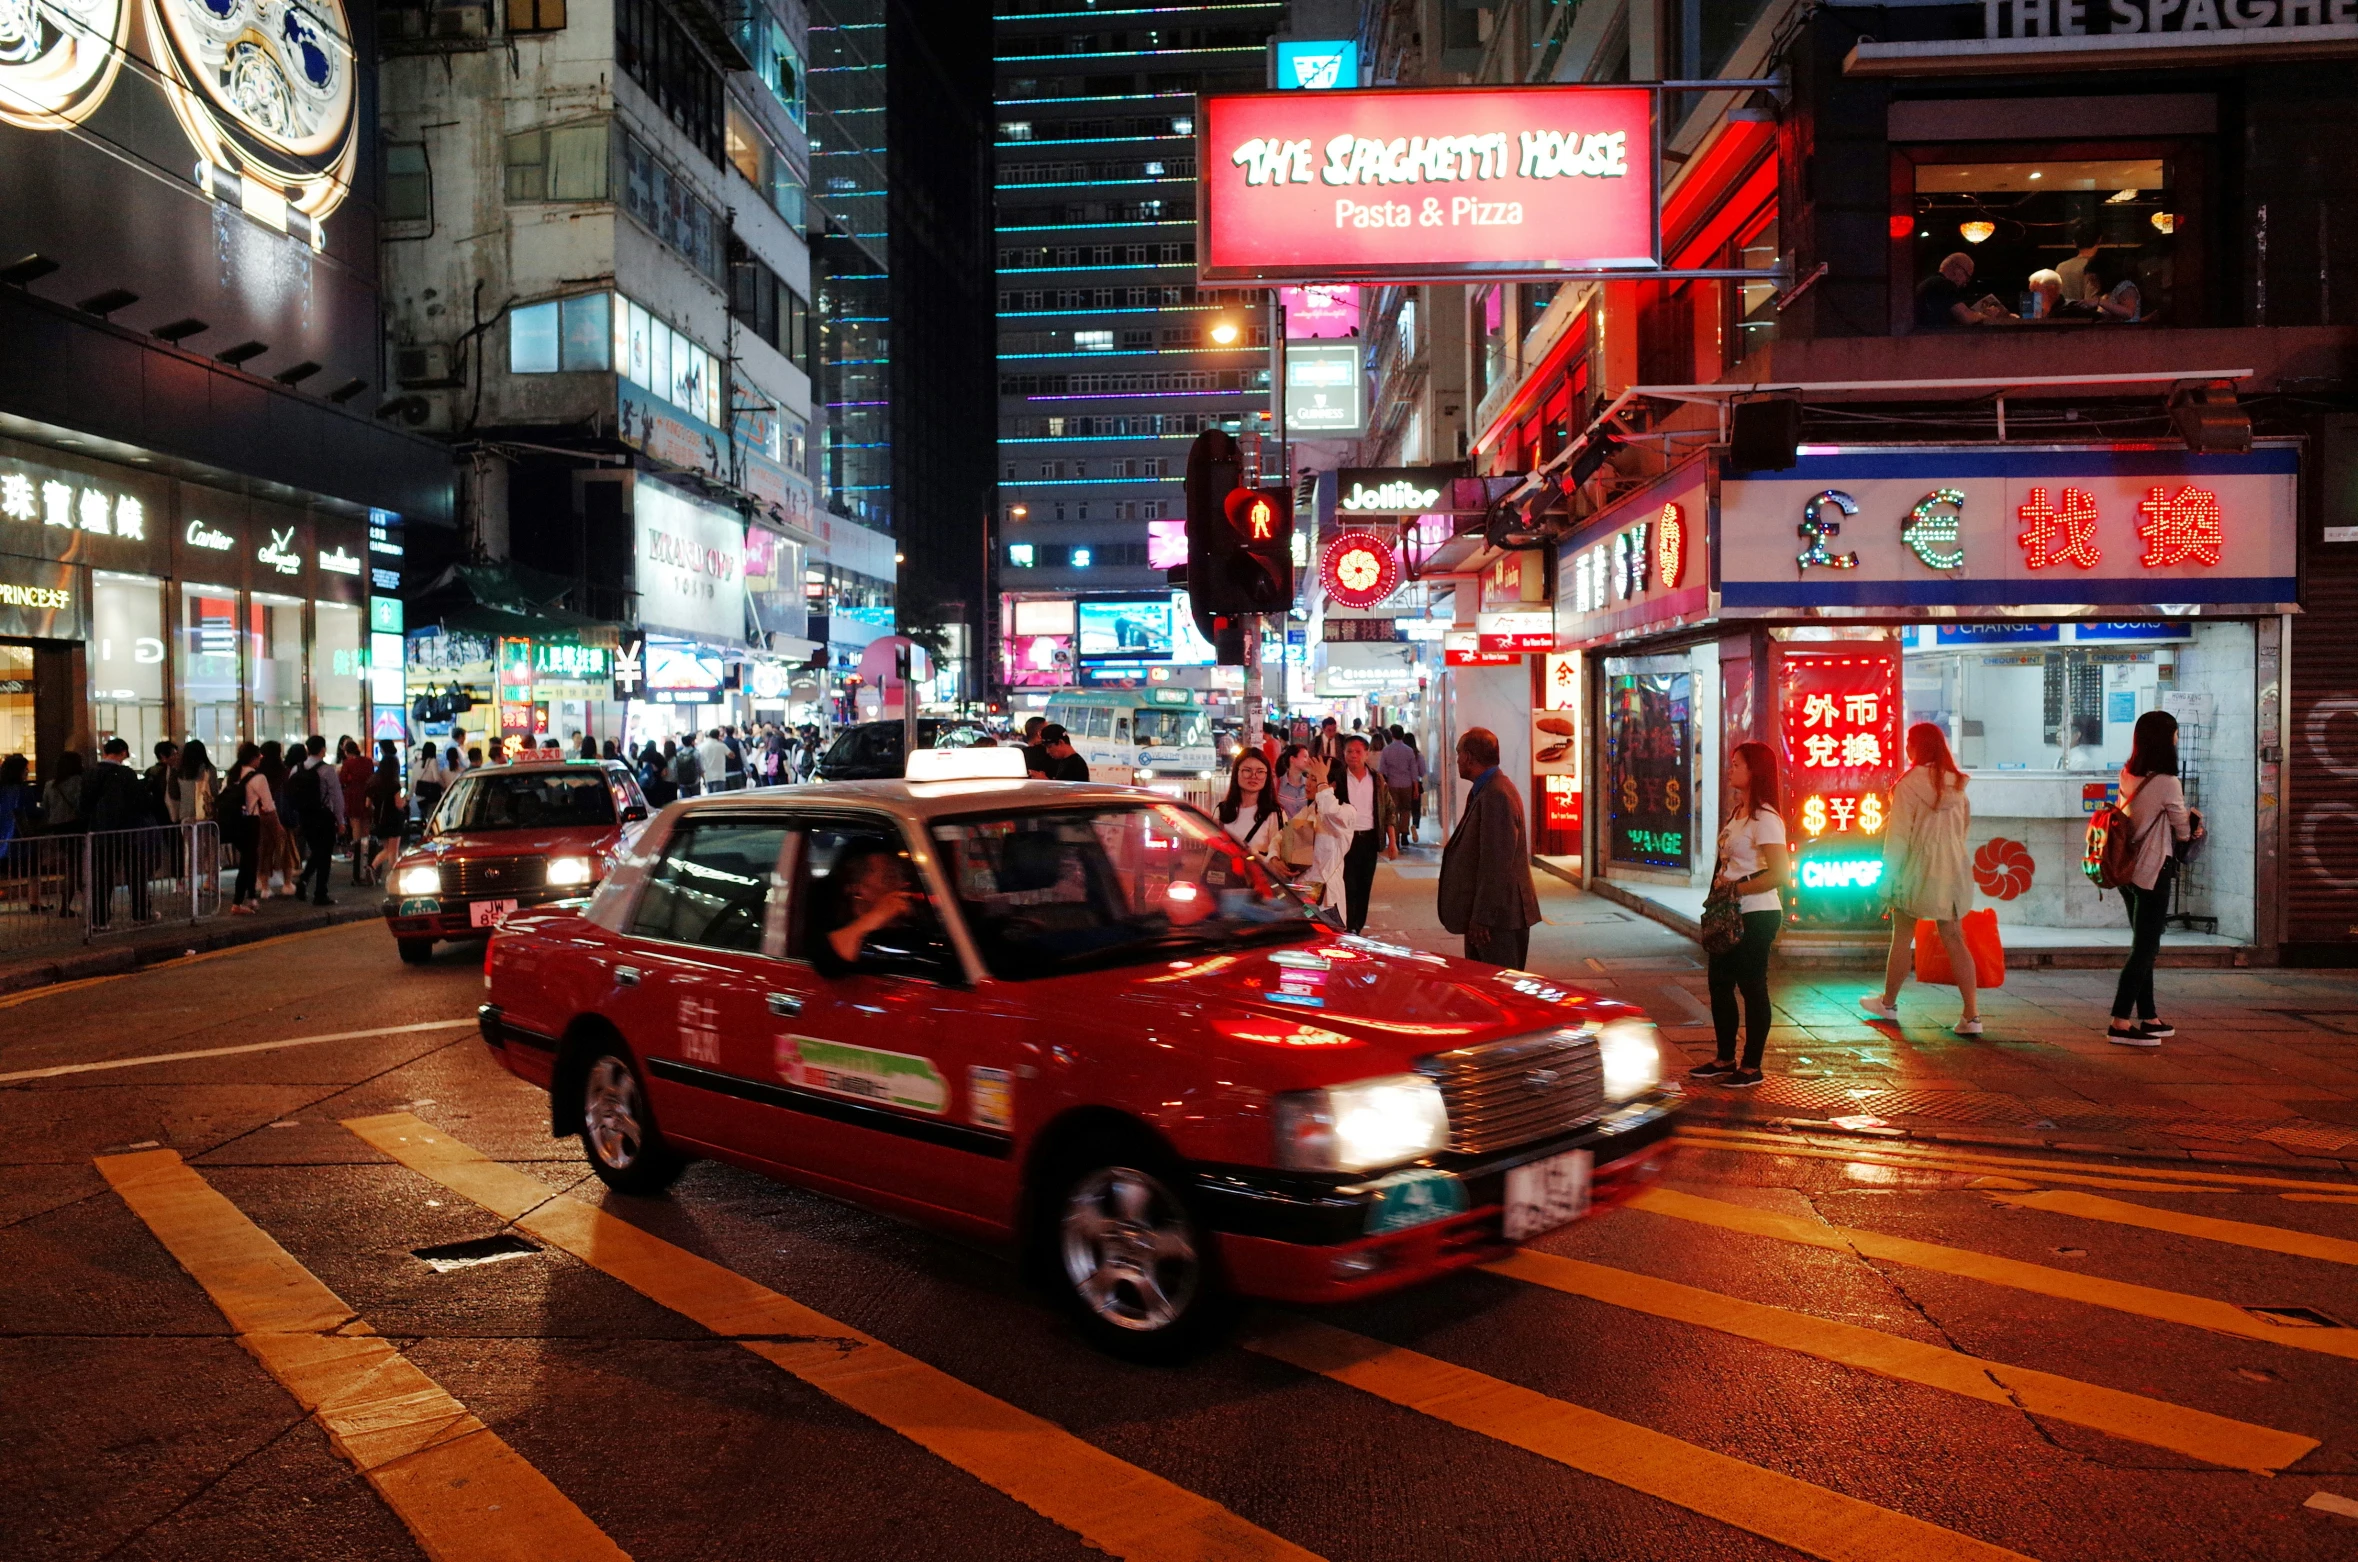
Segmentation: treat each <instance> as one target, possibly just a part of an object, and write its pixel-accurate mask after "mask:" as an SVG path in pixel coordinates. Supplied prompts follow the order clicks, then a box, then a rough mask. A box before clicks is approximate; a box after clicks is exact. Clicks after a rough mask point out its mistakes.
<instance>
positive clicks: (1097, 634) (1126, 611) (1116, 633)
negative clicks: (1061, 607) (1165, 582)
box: [1079, 597, 1171, 662]
mask: <svg viewBox="0 0 2358 1562" xmlns="http://www.w3.org/2000/svg"><path fill="white" fill-rule="evenodd" d="M1080 618H1081V633H1080V636H1079V639H1080V646H1079V651H1080V657H1081V660H1082V661H1084V662H1167V661H1169V660H1170V659H1171V603H1170V599H1169V598H1167V597H1155V598H1151V599H1148V600H1145V601H1134V602H1102V601H1087V600H1084V601H1083V602H1082V603H1081V604H1080Z"/></svg>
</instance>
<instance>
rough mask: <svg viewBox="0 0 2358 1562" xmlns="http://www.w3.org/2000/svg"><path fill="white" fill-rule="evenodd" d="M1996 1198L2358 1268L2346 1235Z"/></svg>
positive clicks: (2085, 1196)
mask: <svg viewBox="0 0 2358 1562" xmlns="http://www.w3.org/2000/svg"><path fill="white" fill-rule="evenodd" d="M1990 1197H1992V1198H1994V1199H1996V1200H1997V1201H1998V1202H1999V1203H2001V1204H2016V1205H2020V1206H2021V1207H2022V1208H2024V1209H2043V1210H2052V1211H2054V1212H2055V1213H2056V1214H2058V1215H2077V1216H2078V1217H2079V1218H2080V1219H2082V1220H2108V1221H2111V1222H2113V1223H2114V1224H2115V1225H2121V1226H2143V1227H2144V1228H2145V1229H2146V1230H2148V1231H2167V1232H2170V1233H2172V1234H2174V1235H2177V1236H2182V1237H2202V1238H2204V1239H2205V1240H2206V1241H2211V1242H2231V1243H2233V1244H2234V1245H2235V1246H2237V1247H2256V1248H2259V1249H2260V1250H2261V1251H2263V1252H2268V1253H2287V1254H2290V1255H2291V1256H2292V1257H2294V1258H2322V1259H2324V1260H2325V1261H2326V1262H2328V1263H2333V1264H2358V1242H2351V1241H2347V1240H2345V1239H2343V1238H2341V1237H2321V1236H2318V1235H2316V1234H2315V1233H2313V1232H2308V1231H2287V1230H2285V1229H2284V1228H2283V1227H2282V1226H2262V1225H2256V1224H2254V1223H2253V1222H2251V1221H2248V1220H2216V1219H2213V1218H2212V1217H2211V1216H2208V1215H2181V1214H2179V1213H2178V1212H2177V1211H2176V1210H2174V1209H2150V1208H2148V1207H2146V1206H2145V1205H2143V1204H2131V1203H2128V1202H2127V1201H2125V1200H2122V1199H2104V1198H2098V1197H2097V1196H2096V1195H2095V1194H2093V1193H1993V1194H1991V1195H1990Z"/></svg>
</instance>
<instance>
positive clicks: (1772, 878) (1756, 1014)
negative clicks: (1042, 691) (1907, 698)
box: [1688, 743, 1788, 1089]
mask: <svg viewBox="0 0 2358 1562" xmlns="http://www.w3.org/2000/svg"><path fill="white" fill-rule="evenodd" d="M1778 801H1779V800H1778V793H1777V756H1776V755H1775V754H1773V753H1771V752H1770V751H1769V746H1768V745H1767V744H1766V743H1739V744H1737V745H1736V750H1735V752H1734V753H1732V754H1730V755H1729V756H1728V812H1727V819H1728V822H1727V825H1726V826H1725V827H1724V828H1723V829H1722V830H1721V831H1720V832H1719V875H1718V877H1717V878H1716V879H1714V880H1713V882H1712V888H1713V889H1718V890H1729V889H1732V890H1733V891H1735V893H1736V895H1737V896H1738V897H1739V898H1738V899H1737V902H1736V907H1737V909H1738V910H1739V911H1741V912H1742V913H1743V914H1744V939H1743V942H1741V943H1739V944H1737V945H1736V947H1735V948H1733V949H1730V950H1728V951H1726V952H1725V953H1724V954H1716V955H1713V956H1712V957H1711V970H1710V977H1709V980H1710V987H1711V1024H1712V1027H1713V1029H1714V1030H1716V1031H1717V1032H1718V1033H1719V1051H1718V1053H1717V1055H1716V1056H1715V1057H1714V1058H1713V1059H1712V1061H1711V1062H1709V1063H1706V1064H1704V1065H1702V1066H1701V1067H1700V1068H1695V1069H1690V1070H1689V1071H1688V1075H1689V1077H1690V1078H1693V1079H1704V1080H1710V1081H1712V1082H1713V1083H1715V1084H1720V1085H1731V1086H1734V1087H1736V1088H1739V1089H1742V1088H1746V1087H1749V1086H1752V1085H1757V1084H1759V1083H1760V1056H1761V1052H1762V1051H1763V1049H1765V1048H1766V1047H1767V1046H1768V1032H1769V990H1768V962H1769V950H1770V949H1771V948H1772V947H1774V946H1775V944H1776V942H1777V929H1778V928H1780V927H1782V926H1783V925H1784V923H1785V911H1784V902H1783V901H1782V900H1781V899H1779V898H1778V895H1777V886H1778V885H1779V884H1782V883H1783V882H1784V881H1785V873H1786V869H1787V865H1788V859H1787V856H1786V852H1785V816H1784V815H1783V814H1781V813H1779V812H1778V811H1777V809H1778ZM1739 993H1741V994H1742V995H1743V999H1744V1009H1743V1020H1744V1057H1743V1061H1742V1062H1741V1063H1739V1062H1738V1061H1737V1059H1736V1020H1737V1011H1736V997H1737V995H1738V994H1739Z"/></svg>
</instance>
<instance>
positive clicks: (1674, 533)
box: [1654, 504, 1687, 591]
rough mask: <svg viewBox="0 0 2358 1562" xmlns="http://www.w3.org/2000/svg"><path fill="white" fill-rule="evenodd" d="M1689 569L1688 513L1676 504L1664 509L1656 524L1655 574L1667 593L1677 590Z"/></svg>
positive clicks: (1666, 506)
mask: <svg viewBox="0 0 2358 1562" xmlns="http://www.w3.org/2000/svg"><path fill="white" fill-rule="evenodd" d="M1686 568H1687V518H1686V512H1685V511H1683V510H1681V509H1680V508H1679V507H1678V506H1677V505H1675V504H1666V505H1664V506H1663V507H1662V516H1661V519H1659V520H1657V521H1656V522H1655V523H1654V574H1655V576H1656V577H1657V578H1658V579H1660V580H1661V582H1662V588H1663V589H1664V590H1665V591H1671V590H1676V589H1677V587H1678V582H1679V577H1680V576H1681V575H1683V574H1685V573H1686Z"/></svg>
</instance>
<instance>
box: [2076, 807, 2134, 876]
mask: <svg viewBox="0 0 2358 1562" xmlns="http://www.w3.org/2000/svg"><path fill="white" fill-rule="evenodd" d="M2137 846H2138V838H2137V834H2136V828H2135V826H2134V825H2133V824H2132V822H2131V821H2130V819H2129V810H2128V808H2127V806H2126V805H2125V804H2121V803H2107V804H2106V805H2105V806H2103V807H2102V808H2099V809H2097V810H2096V812H2095V813H2093V814H2091V815H2089V816H2088V840H2087V845H2086V847H2085V849H2084V850H2083V851H2082V852H2081V854H2080V871H2081V872H2082V873H2085V874H2086V875H2087V876H2088V881H2089V882H2090V883H2091V884H2094V885H2095V886H2096V887H2097V888H2098V889H2119V888H2120V887H2121V886H2122V885H2124V884H2126V883H2128V882H2129V871H2130V869H2131V868H2132V867H2133V866H2134V865H2135V863H2136V860H2137Z"/></svg>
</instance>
